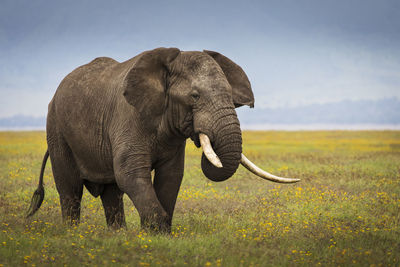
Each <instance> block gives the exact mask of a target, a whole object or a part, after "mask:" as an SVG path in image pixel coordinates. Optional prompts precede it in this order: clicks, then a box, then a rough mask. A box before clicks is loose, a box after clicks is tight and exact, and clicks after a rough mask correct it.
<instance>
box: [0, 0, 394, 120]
mask: <svg viewBox="0 0 400 267" xmlns="http://www.w3.org/2000/svg"><path fill="white" fill-rule="evenodd" d="M160 46H165V47H178V48H180V49H181V50H200V51H201V50H203V49H208V50H215V51H218V52H220V53H222V54H224V55H226V56H227V57H229V58H231V59H232V60H234V61H235V62H236V63H237V64H239V65H240V66H242V68H243V69H244V70H245V72H246V73H247V74H248V76H249V79H250V81H251V83H252V86H253V91H254V94H255V98H256V103H255V107H256V108H263V107H279V108H290V107H295V106H301V105H307V104H312V103H330V102H335V101H342V100H362V99H364V100H365V99H367V100H377V99H382V98H390V97H397V98H400V50H399V47H400V2H397V1H379V2H378V1H323V2H321V1H317V0H312V1H304V2H301V3H299V2H297V1H251V2H250V1H249V2H246V3H245V2H241V1H218V2H212V1H202V2H188V1H168V2H163V1H147V2H146V3H138V2H136V1H119V2H118V4H117V5H116V4H115V3H114V4H113V3H110V2H108V1H91V0H86V1H81V2H79V3H78V2H59V1H57V2H54V1H43V0H38V1H34V2H32V1H8V0H6V1H2V2H1V3H0V62H1V65H0V117H9V116H12V115H16V114H24V115H31V116H45V115H46V113H47V104H48V102H49V101H50V99H51V98H52V96H53V94H54V92H55V90H56V88H57V86H58V84H59V83H60V82H61V80H62V79H63V77H65V76H66V75H67V74H68V73H69V72H71V71H72V70H73V69H75V68H76V67H78V66H80V65H82V64H85V63H87V62H89V61H90V60H92V59H93V58H96V57H99V56H109V57H113V58H115V59H116V60H118V61H124V60H127V59H129V58H131V57H133V56H135V55H137V54H138V53H140V52H142V51H144V50H149V49H153V48H155V47H160Z"/></svg>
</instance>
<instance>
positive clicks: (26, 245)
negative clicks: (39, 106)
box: [0, 131, 400, 266]
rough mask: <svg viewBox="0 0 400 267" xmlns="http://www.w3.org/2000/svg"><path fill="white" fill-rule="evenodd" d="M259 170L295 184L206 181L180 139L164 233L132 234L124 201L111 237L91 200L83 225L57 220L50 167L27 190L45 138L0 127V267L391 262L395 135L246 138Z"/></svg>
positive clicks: (195, 155)
mask: <svg viewBox="0 0 400 267" xmlns="http://www.w3.org/2000/svg"><path fill="white" fill-rule="evenodd" d="M243 139H244V140H243V143H244V148H243V150H244V152H245V153H246V155H247V156H248V158H250V159H251V160H253V161H254V162H255V163H257V164H258V165H259V166H260V167H263V168H264V169H266V170H268V171H269V172H272V173H274V174H278V175H281V176H288V177H299V178H301V179H302V181H301V182H300V183H297V184H291V185H281V184H274V183H271V182H268V181H264V180H262V179H260V178H258V177H255V176H254V175H252V174H250V173H248V172H247V171H246V170H245V169H244V168H242V167H240V168H239V170H238V171H237V173H236V174H235V175H234V176H233V177H232V178H231V179H229V180H227V181H225V182H221V183H213V182H210V181H209V180H207V179H206V178H205V177H204V175H203V174H202V172H201V169H200V151H199V150H198V149H196V148H195V147H194V146H193V145H192V144H191V142H190V144H188V146H187V150H186V163H185V165H186V167H185V176H184V181H183V184H182V187H181V190H180V193H179V197H178V201H177V206H176V211H175V215H174V220H173V232H172V235H170V236H169V235H168V236H167V235H152V234H148V233H146V232H143V231H141V230H140V226H139V217H138V214H137V211H136V210H135V209H134V207H133V205H132V203H131V202H130V200H129V199H128V198H125V199H124V200H125V211H126V215H127V224H128V229H127V230H121V231H111V230H108V229H107V227H106V224H105V218H104V213H103V209H102V206H101V201H100V199H98V198H97V199H96V198H93V197H92V196H91V195H90V194H89V193H88V192H84V198H83V201H82V223H81V224H80V225H79V226H77V227H67V226H65V225H63V224H62V221H61V212H60V206H59V201H58V194H57V191H56V189H55V185H54V182H53V178H52V173H51V170H50V169H51V168H50V167H49V166H48V168H47V169H46V173H45V179H44V180H45V190H46V196H45V200H44V202H43V205H42V207H41V209H40V210H39V211H38V213H37V214H35V215H34V216H33V218H31V219H25V218H24V215H25V212H26V211H27V209H28V207H29V203H30V198H31V196H32V193H33V191H34V190H35V189H36V186H37V181H38V174H39V171H40V165H41V161H42V157H43V154H44V152H45V150H46V143H45V133H43V132H0V266H1V265H4V266H20V265H29V266H32V265H36V266H44V265H53V266H60V265H68V266H74V265H76V266H78V265H81V264H83V265H91V266H108V265H110V266H113V265H115V266H125V265H130V266H149V265H150V266H154V265H162V266H168V265H177V266H184V265H187V266H293V265H299V266H301V265H303V266H309V265H322V266H329V265H335V266H337V265H340V266H349V265H360V266H369V265H372V266H373V265H375V266H399V265H400V212H399V211H400V132H398V131H356V132H346V131H321V132H319V131H315V132H275V131H273V132H245V133H244V136H243Z"/></svg>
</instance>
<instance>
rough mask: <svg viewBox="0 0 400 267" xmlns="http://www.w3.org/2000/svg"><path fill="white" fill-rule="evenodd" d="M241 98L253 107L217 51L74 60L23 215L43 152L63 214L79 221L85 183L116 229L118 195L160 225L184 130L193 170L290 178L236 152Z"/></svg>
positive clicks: (179, 164)
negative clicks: (194, 151)
mask: <svg viewBox="0 0 400 267" xmlns="http://www.w3.org/2000/svg"><path fill="white" fill-rule="evenodd" d="M242 105H248V106H250V107H253V105H254V97H253V92H252V89H251V86H250V82H249V80H248V78H247V76H246V74H245V73H244V71H243V70H242V68H241V67H240V66H238V65H237V64H235V63H234V62H232V61H231V60H230V59H228V58H227V57H225V56H223V55H221V54H219V53H217V52H212V51H204V52H197V51H194V52H183V51H180V50H179V49H177V48H157V49H154V50H150V51H146V52H143V53H141V54H139V55H138V56H136V57H134V58H132V59H129V60H127V61H125V62H122V63H119V62H117V61H115V60H114V59H111V58H107V57H100V58H96V59H94V60H93V61H91V62H90V63H88V64H86V65H83V66H81V67H78V68H77V69H75V70H74V71H72V72H71V73H70V74H68V76H66V77H65V78H64V79H63V81H62V82H61V84H60V85H59V87H58V89H57V91H56V93H55V95H54V97H53V99H52V100H51V102H50V104H49V110H48V116H47V128H46V131H47V144H48V151H47V152H46V154H45V157H44V159H43V164H42V171H41V175H40V178H39V186H38V189H37V190H36V191H35V193H34V195H33V197H32V202H31V207H30V210H29V211H28V213H29V214H28V216H30V215H33V214H34V213H35V212H36V211H37V210H38V209H39V207H40V205H41V203H42V201H43V198H44V188H43V170H44V168H45V164H46V161H47V158H48V157H49V156H50V160H51V163H52V171H53V175H54V180H55V184H56V187H57V191H58V193H59V195H60V203H61V210H62V217H63V219H64V220H65V221H67V222H70V223H77V222H79V218H80V203H81V198H82V191H83V186H85V187H86V188H87V190H88V191H89V192H90V193H91V194H92V195H93V196H95V197H98V196H100V198H101V201H102V203H103V207H104V211H105V216H106V221H107V224H108V225H109V226H111V227H117V228H118V227H123V226H125V215H124V209H123V194H124V193H126V194H127V195H128V196H129V198H130V199H131V200H132V202H133V204H134V205H135V207H136V209H137V210H138V212H139V215H140V219H141V225H142V227H145V228H146V229H152V230H155V231H162V232H169V231H170V230H171V222H172V215H173V212H174V207H175V202H176V199H177V195H178V191H179V187H180V185H181V181H182V178H183V169H184V156H185V145H186V139H187V138H189V137H190V138H191V139H192V140H193V141H194V143H195V145H196V146H197V147H200V146H201V147H202V149H203V152H204V153H203V155H202V159H201V167H202V170H203V173H204V174H205V176H206V177H208V178H209V179H211V180H212V181H224V180H226V179H227V178H229V177H231V176H232V175H233V174H234V173H235V171H236V169H237V168H238V166H239V163H242V164H243V165H245V167H247V168H248V169H249V170H251V171H253V172H254V173H256V174H258V175H259V176H261V177H264V178H266V179H270V180H273V181H276V182H284V183H292V182H296V181H298V179H293V178H281V177H277V176H273V175H271V174H269V173H267V172H264V171H263V170H261V169H259V168H258V167H257V166H255V165H254V164H252V163H251V162H250V161H249V160H248V159H246V157H244V156H243V155H242V135H241V129H240V125H239V120H238V117H237V115H236V112H235V107H240V106H242ZM152 170H155V177H154V182H152V179H151V171H152Z"/></svg>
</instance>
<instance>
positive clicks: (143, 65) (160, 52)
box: [124, 48, 180, 130]
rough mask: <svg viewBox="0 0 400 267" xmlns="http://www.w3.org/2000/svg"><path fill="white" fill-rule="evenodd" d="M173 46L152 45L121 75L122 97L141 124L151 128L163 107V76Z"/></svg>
mask: <svg viewBox="0 0 400 267" xmlns="http://www.w3.org/2000/svg"><path fill="white" fill-rule="evenodd" d="M179 53H180V50H179V49H177V48H156V49H154V50H150V51H146V52H143V53H142V54H141V55H139V56H138V59H137V61H136V62H135V63H134V64H133V66H132V67H131V69H130V70H129V71H128V73H127V75H126V76H125V78H124V96H125V99H126V101H127V102H128V103H129V104H131V105H132V106H134V107H135V109H136V110H137V111H138V112H139V114H140V117H141V119H142V122H143V124H144V126H145V127H146V128H147V129H150V130H155V129H156V127H157V125H158V123H159V122H160V120H161V115H162V113H163V111H164V103H165V96H166V90H167V77H168V72H169V66H170V64H171V62H172V61H173V60H174V59H175V58H176V57H177V56H178V55H179Z"/></svg>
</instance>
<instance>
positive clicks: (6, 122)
mask: <svg viewBox="0 0 400 267" xmlns="http://www.w3.org/2000/svg"><path fill="white" fill-rule="evenodd" d="M0 128H3V129H14V128H16V129H19V128H43V129H44V128H46V117H33V116H25V115H15V116H12V117H8V118H0Z"/></svg>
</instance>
